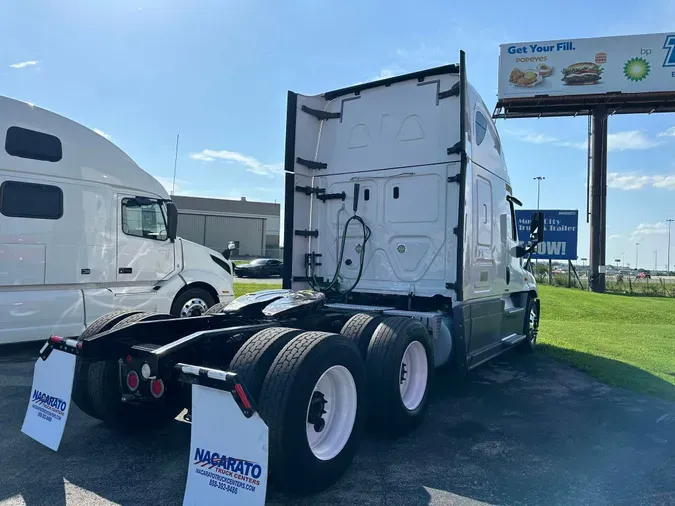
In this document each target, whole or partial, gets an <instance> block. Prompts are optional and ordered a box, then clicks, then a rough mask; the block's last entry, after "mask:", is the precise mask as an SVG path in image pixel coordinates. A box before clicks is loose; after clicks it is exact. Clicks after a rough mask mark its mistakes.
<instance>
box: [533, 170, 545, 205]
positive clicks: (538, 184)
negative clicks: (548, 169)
mask: <svg viewBox="0 0 675 506" xmlns="http://www.w3.org/2000/svg"><path fill="white" fill-rule="evenodd" d="M532 179H536V180H537V211H539V197H540V195H541V182H542V181H543V180H544V179H546V178H545V177H543V176H536V177H533V178H532Z"/></svg>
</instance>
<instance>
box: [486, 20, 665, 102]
mask: <svg viewBox="0 0 675 506" xmlns="http://www.w3.org/2000/svg"><path fill="white" fill-rule="evenodd" d="M667 91H675V33H670V34H668V33H661V34H650V35H628V36H618V37H598V38H592V39H568V40H549V41H544V42H523V43H518V44H502V45H501V46H500V54H499V93H498V95H499V99H500V100H502V99H509V98H523V97H534V96H546V95H549V96H564V95H595V94H605V93H613V92H621V93H648V92H667Z"/></svg>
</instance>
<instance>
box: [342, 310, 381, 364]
mask: <svg viewBox="0 0 675 506" xmlns="http://www.w3.org/2000/svg"><path fill="white" fill-rule="evenodd" d="M383 318H384V317H383V316H381V315H371V314H366V313H359V314H355V315H354V316H352V317H351V318H350V319H349V320H347V323H345V324H344V326H343V327H342V330H341V331H340V334H342V335H343V336H345V337H346V338H347V339H349V340H350V341H353V342H354V344H356V346H357V347H358V348H359V351H360V352H361V356H362V357H363V359H364V360H365V359H366V355H367V353H368V345H369V344H370V340H371V339H372V337H373V332H375V329H376V328H377V326H378V325H379V324H380V322H381V321H382V319H383Z"/></svg>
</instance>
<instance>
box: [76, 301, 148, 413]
mask: <svg viewBox="0 0 675 506" xmlns="http://www.w3.org/2000/svg"><path fill="white" fill-rule="evenodd" d="M137 313H140V311H125V310H123V311H113V312H112V313H108V314H104V315H103V316H99V317H98V318H97V319H96V320H94V321H93V322H92V323H91V325H89V326H88V327H87V328H86V329H85V330H84V332H82V334H80V337H78V339H77V340H78V341H83V340H85V339H87V338H89V337H92V336H95V335H96V334H100V333H101V332H106V331H108V330H110V329H111V328H113V327H114V326H115V325H117V324H118V323H119V322H120V321H122V320H124V319H125V318H127V317H129V316H131V315H134V314H137ZM88 375H89V363H88V362H84V361H83V360H82V359H80V358H79V357H78V358H77V361H76V362H75V376H74V378H75V379H74V381H73V393H72V398H73V402H74V403H75V404H76V405H77V407H78V408H80V409H81V410H82V411H83V412H84V413H86V414H87V415H89V416H92V417H95V418H96V415H95V414H94V410H93V408H92V407H91V401H90V400H89V394H88V392H87V376H88Z"/></svg>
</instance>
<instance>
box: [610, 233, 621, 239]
mask: <svg viewBox="0 0 675 506" xmlns="http://www.w3.org/2000/svg"><path fill="white" fill-rule="evenodd" d="M615 239H621V234H610V235H608V236H607V240H608V241H613V240H615Z"/></svg>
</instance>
